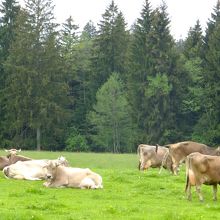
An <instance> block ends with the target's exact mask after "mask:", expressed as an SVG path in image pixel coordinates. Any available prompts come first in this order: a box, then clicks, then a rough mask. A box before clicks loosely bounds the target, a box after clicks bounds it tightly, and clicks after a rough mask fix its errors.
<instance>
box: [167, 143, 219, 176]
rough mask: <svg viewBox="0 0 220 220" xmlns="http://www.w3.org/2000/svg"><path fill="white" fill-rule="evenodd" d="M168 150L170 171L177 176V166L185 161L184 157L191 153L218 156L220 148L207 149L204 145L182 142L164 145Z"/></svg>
mask: <svg viewBox="0 0 220 220" xmlns="http://www.w3.org/2000/svg"><path fill="white" fill-rule="evenodd" d="M164 147H168V148H169V153H170V156H171V159H172V170H173V173H174V175H178V171H179V166H180V164H181V163H182V162H184V161H185V159H186V157H187V156H188V155H189V154H191V153H193V152H200V153H201V154H206V155H220V148H219V147H218V148H212V147H208V146H207V145H205V144H201V143H197V142H193V141H184V142H179V143H175V144H169V145H165V146H164Z"/></svg>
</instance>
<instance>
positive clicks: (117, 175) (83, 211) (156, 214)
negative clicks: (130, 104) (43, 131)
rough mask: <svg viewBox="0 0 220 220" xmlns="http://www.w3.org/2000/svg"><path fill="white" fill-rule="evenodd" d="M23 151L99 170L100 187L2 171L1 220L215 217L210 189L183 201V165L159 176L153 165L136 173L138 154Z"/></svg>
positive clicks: (218, 210)
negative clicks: (52, 183) (46, 182)
mask: <svg viewBox="0 0 220 220" xmlns="http://www.w3.org/2000/svg"><path fill="white" fill-rule="evenodd" d="M0 153H1V155H4V154H5V153H4V152H3V151H0ZM22 154H23V155H25V156H29V157H32V158H35V159H41V158H51V159H55V158H57V157H58V156H60V155H63V156H65V157H66V158H67V159H68V161H69V162H70V164H71V166H75V167H89V168H91V169H92V170H93V171H95V172H97V173H99V174H100V175H101V176H102V177H103V182H104V189H102V190H80V189H70V188H65V189H54V188H50V189H48V188H45V187H43V185H42V184H43V181H27V180H26V181H25V180H12V179H6V178H5V177H4V175H3V174H2V172H1V173H0V187H1V190H0V213H1V219H3V220H5V219H6V220H8V219H9V220H10V219H11V220H17V219H18V220H30V219H36V220H44V219H50V220H51V219H52V220H70V219H72V220H78V219H89V220H90V219H92V220H96V219H97V220H99V219H100V220H101V219H114V220H116V219H126V220H127V219H128V220H129V219H131V220H139V219H147V220H148V219H150V220H154V219H156V220H157V219H162V220H176V219H180V220H197V219H198V220H199V219H201V220H203V219H220V201H219V202H213V201H212V187H210V186H203V187H202V192H203V195H204V198H205V201H204V202H203V203H200V202H199V200H198V197H197V195H196V193H195V190H193V191H192V192H193V194H192V196H193V197H192V202H189V201H187V200H186V198H185V194H184V187H185V173H184V167H182V170H181V172H180V175H179V176H172V175H171V174H170V173H168V172H167V171H166V170H163V171H162V173H161V174H160V175H159V174H158V169H150V170H149V171H147V172H139V171H138V170H137V162H138V158H137V155H133V154H117V155H113V154H95V153H68V152H62V153H61V152H34V151H24V152H23V153H22ZM219 200H220V196H219Z"/></svg>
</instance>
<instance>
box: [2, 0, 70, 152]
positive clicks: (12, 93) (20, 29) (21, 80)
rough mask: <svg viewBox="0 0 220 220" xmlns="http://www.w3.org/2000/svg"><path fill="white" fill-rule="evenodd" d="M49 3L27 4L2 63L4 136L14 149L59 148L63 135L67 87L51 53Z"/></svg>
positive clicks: (52, 36)
mask: <svg viewBox="0 0 220 220" xmlns="http://www.w3.org/2000/svg"><path fill="white" fill-rule="evenodd" d="M55 27H56V24H55V23H54V17H53V5H52V1H51V0H38V1H34V0H27V1H26V9H25V10H24V11H21V13H20V16H19V18H18V21H17V29H16V38H15V42H14V43H13V45H12V48H11V50H10V55H9V57H8V59H7V61H6V63H5V67H6V71H7V72H8V73H9V77H8V78H7V88H6V89H7V96H8V98H7V100H8V103H7V110H8V114H9V116H10V119H11V120H10V126H9V132H10V136H11V138H12V140H13V143H14V144H15V145H20V146H25V147H29V148H33V147H34V146H36V145H37V149H38V150H40V149H41V148H42V146H44V149H53V148H56V146H59V145H60V144H59V143H60V141H61V137H62V135H63V131H64V127H65V126H64V124H65V122H66V116H67V112H66V111H65V106H66V97H67V88H68V87H67V85H66V83H65V81H64V79H63V77H64V76H63V74H62V69H61V66H62V65H61V60H60V55H59V51H58V49H57V43H56V38H57V33H56V31H55Z"/></svg>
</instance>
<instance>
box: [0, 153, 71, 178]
mask: <svg viewBox="0 0 220 220" xmlns="http://www.w3.org/2000/svg"><path fill="white" fill-rule="evenodd" d="M48 161H49V160H30V161H18V162H17V163H15V164H12V165H10V166H6V167H5V168H4V169H3V173H4V174H5V177H6V178H12V179H26V180H43V179H45V178H46V169H45V168H44V167H45V166H46V165H47V162H48ZM52 161H56V162H59V164H62V165H64V166H67V165H68V162H67V160H66V159H65V158H64V157H59V158H58V159H56V160H52Z"/></svg>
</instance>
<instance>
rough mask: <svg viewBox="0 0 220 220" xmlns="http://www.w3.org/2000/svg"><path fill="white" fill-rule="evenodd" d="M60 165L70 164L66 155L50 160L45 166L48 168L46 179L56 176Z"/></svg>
mask: <svg viewBox="0 0 220 220" xmlns="http://www.w3.org/2000/svg"><path fill="white" fill-rule="evenodd" d="M59 166H68V161H67V160H66V158H65V157H63V156H61V157H58V159H56V160H49V161H48V162H47V164H46V165H45V166H44V169H46V177H45V178H46V179H47V180H52V179H54V178H55V176H56V171H57V167H59Z"/></svg>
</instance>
